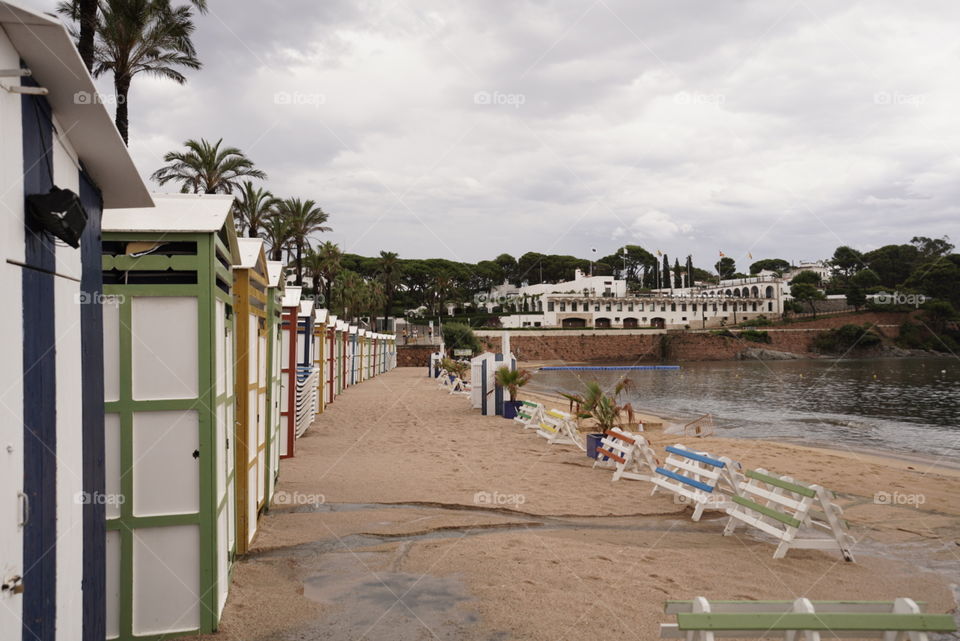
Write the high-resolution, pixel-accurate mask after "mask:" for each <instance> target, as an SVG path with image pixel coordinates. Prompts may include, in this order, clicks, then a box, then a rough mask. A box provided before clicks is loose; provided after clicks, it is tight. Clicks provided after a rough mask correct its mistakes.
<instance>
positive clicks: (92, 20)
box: [57, 0, 207, 74]
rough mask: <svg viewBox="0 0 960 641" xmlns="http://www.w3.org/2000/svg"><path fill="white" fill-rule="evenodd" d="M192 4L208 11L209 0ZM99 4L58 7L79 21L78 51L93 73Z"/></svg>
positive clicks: (78, 0)
mask: <svg viewBox="0 0 960 641" xmlns="http://www.w3.org/2000/svg"><path fill="white" fill-rule="evenodd" d="M192 4H193V6H195V7H196V8H197V11H199V12H200V13H206V12H207V0H192ZM99 5H100V2H99V0H70V1H69V2H61V3H60V5H59V7H58V8H57V11H58V12H59V13H60V14H62V15H65V16H67V17H69V18H70V19H71V20H73V21H74V22H78V23H79V25H80V29H79V33H77V34H75V35H76V37H77V51H78V52H79V53H80V58H81V59H82V60H83V64H84V65H86V67H87V71H89V72H90V73H91V74H92V73H93V65H94V62H95V58H94V41H95V38H96V35H97V12H98V10H99V8H100V7H99Z"/></svg>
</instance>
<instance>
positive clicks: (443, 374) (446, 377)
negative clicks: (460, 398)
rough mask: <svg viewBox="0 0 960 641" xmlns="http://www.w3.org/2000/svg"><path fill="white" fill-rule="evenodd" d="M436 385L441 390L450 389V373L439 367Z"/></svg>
mask: <svg viewBox="0 0 960 641" xmlns="http://www.w3.org/2000/svg"><path fill="white" fill-rule="evenodd" d="M437 387H439V388H440V389H443V390H449V389H450V374H449V373H448V372H447V370H445V369H441V370H440V373H439V374H438V375H437Z"/></svg>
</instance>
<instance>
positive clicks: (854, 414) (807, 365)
mask: <svg viewBox="0 0 960 641" xmlns="http://www.w3.org/2000/svg"><path fill="white" fill-rule="evenodd" d="M621 376H626V377H628V378H629V379H630V380H631V382H632V384H633V385H632V388H631V390H630V391H629V392H628V393H625V394H624V396H623V397H622V398H621V400H622V401H623V402H626V401H629V402H631V403H632V404H633V406H634V407H635V408H637V409H638V410H639V409H645V410H648V411H650V412H651V413H654V414H658V415H660V416H665V417H670V418H671V419H672V420H674V421H677V422H681V423H682V422H685V421H689V420H693V419H694V418H696V417H698V416H700V415H703V414H708V413H709V414H712V415H713V418H714V423H715V425H716V427H717V435H718V436H731V437H748V438H767V439H774V440H788V441H804V442H808V443H809V444H811V445H828V446H832V447H841V448H844V449H846V448H850V447H858V446H859V447H861V448H867V449H871V450H881V451H886V452H892V453H903V454H908V453H923V454H933V455H935V456H936V457H937V458H941V460H942V462H944V463H947V464H949V463H951V462H952V463H954V464H956V463H958V462H960V361H958V360H957V359H954V358H906V359H858V360H839V361H837V360H827V359H823V360H796V361H733V362H730V361H723V362H718V361H714V362H698V363H682V364H681V368H680V369H679V370H675V371H614V370H611V371H580V372H575V371H570V372H564V371H541V372H536V373H535V374H534V376H533V378H532V380H531V382H530V387H529V389H530V390H531V391H540V392H557V391H579V390H580V389H581V384H582V383H581V382H582V381H587V380H596V381H599V382H600V383H601V384H603V385H605V386H612V385H613V384H615V382H616V381H617V379H618V378H620V377H621Z"/></svg>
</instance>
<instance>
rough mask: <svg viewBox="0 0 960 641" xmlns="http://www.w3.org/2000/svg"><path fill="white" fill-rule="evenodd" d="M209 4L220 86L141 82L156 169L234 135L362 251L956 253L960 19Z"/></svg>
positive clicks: (520, 5)
mask: <svg viewBox="0 0 960 641" xmlns="http://www.w3.org/2000/svg"><path fill="white" fill-rule="evenodd" d="M36 1H37V2H40V0H36ZM52 4H53V3H52V2H50V1H47V0H44V2H42V3H41V6H42V7H43V8H48V7H49V6H51V5H52ZM210 5H211V11H210V13H209V14H208V15H206V16H202V17H200V18H199V19H198V30H197V34H196V42H197V45H198V48H199V53H200V57H201V59H202V60H203V62H204V68H203V70H201V71H199V72H194V73H191V74H190V80H189V83H188V84H187V85H186V86H178V85H175V84H173V83H171V82H169V81H164V80H156V79H152V78H148V77H137V78H136V79H135V81H134V85H133V91H132V96H131V102H130V123H131V151H132V153H133V155H134V158H135V160H136V162H137V164H138V166H139V167H140V170H141V171H142V173H143V174H144V175H145V176H148V175H149V174H150V173H151V172H152V171H153V170H155V169H156V168H157V167H158V166H159V165H160V164H161V156H162V154H163V153H164V152H165V151H168V150H170V149H174V148H177V147H178V146H179V145H180V144H181V143H182V141H184V140H186V139H187V138H198V137H205V138H208V139H217V138H220V137H223V138H224V139H225V141H226V142H227V143H229V144H231V145H235V146H238V147H240V148H241V149H243V150H244V151H246V152H247V153H248V154H249V155H250V156H251V157H252V158H253V159H254V160H255V162H256V163H257V164H258V165H259V166H260V167H261V168H263V169H264V170H266V171H267V172H268V174H269V180H268V186H269V187H270V189H272V190H273V191H274V193H275V194H277V195H281V196H287V195H290V196H301V197H304V198H313V199H315V200H317V201H318V202H319V203H320V204H321V205H322V206H323V208H324V209H325V210H326V211H328V212H329V213H330V216H331V224H332V226H333V228H334V232H333V233H331V234H326V235H325V236H328V237H329V239H331V240H334V241H335V242H337V243H339V244H340V245H341V247H342V248H343V249H344V250H346V251H350V252H356V253H361V254H367V255H371V254H376V253H377V252H379V251H380V250H391V251H396V252H399V253H400V255H401V256H402V257H446V258H451V259H456V260H465V261H476V260H481V259H485V258H491V257H493V256H495V255H497V254H499V253H501V252H510V253H513V254H514V255H520V254H522V253H523V252H525V251H539V252H544V253H570V254H574V255H579V256H583V257H587V256H589V254H590V248H591V247H596V248H598V250H599V252H600V253H601V254H605V253H609V252H611V251H613V250H614V249H615V248H616V247H617V246H618V245H620V244H623V243H624V242H630V243H637V244H641V245H643V246H645V247H647V248H648V249H651V250H656V249H660V250H662V251H665V252H668V253H669V254H670V255H671V256H680V257H681V258H682V256H684V255H686V254H687V253H693V254H694V259H695V262H696V263H697V264H700V265H703V266H707V265H710V264H712V263H713V262H715V260H716V257H717V252H718V251H721V250H722V251H723V252H725V253H726V254H727V255H729V256H732V257H734V258H736V259H737V260H738V264H740V265H741V267H745V266H746V265H745V264H746V263H748V262H749V261H748V259H747V258H746V256H747V253H748V252H750V253H752V254H753V256H754V258H761V257H774V256H776V257H784V258H788V259H792V260H797V259H812V258H820V257H826V256H829V255H830V254H831V253H832V252H833V249H834V248H835V247H836V246H838V245H840V244H850V245H853V246H855V247H858V248H864V249H868V248H872V247H876V246H878V245H882V244H886V243H893V242H906V241H908V240H909V238H910V237H911V236H913V235H926V236H942V235H944V234H949V235H950V236H951V237H952V238H953V239H954V240H960V216H958V202H960V201H958V196H960V193H958V192H960V188H958V178H960V128H958V125H957V121H958V116H957V113H958V104H960V85H958V83H960V73H958V71H960V39H958V36H957V34H958V25H960V5H957V4H956V3H955V2H949V1H945V2H921V3H904V2H899V1H882V0H878V1H871V2H862V3H854V2H849V3H848V2H835V1H834V0H828V1H817V0H798V1H796V2H791V1H789V0H787V1H783V2H779V1H778V2H768V1H755V2H722V3H716V2H706V1H699V2H683V1H678V2H669V3H667V2H656V3H654V2H649V1H642V2H640V1H637V0H597V1H596V2H592V1H591V0H581V1H579V2H573V1H566V2H564V1H551V0H539V1H538V0H515V1H507V0H499V1H496V0H470V1H462V0H416V1H415V0H384V1H383V2H377V1H363V0H359V1H358V0H350V1H347V0H325V1H324V2H317V1H316V0H256V1H254V0H229V1H228V0H210ZM102 89H103V91H104V92H110V91H111V86H110V83H109V81H107V82H104V83H102Z"/></svg>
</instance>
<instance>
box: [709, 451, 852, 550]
mask: <svg viewBox="0 0 960 641" xmlns="http://www.w3.org/2000/svg"><path fill="white" fill-rule="evenodd" d="M738 494H739V496H734V497H733V498H732V501H733V503H732V504H731V505H730V506H728V507H727V508H726V512H727V514H729V515H730V520H729V521H728V522H727V526H726V528H724V530H723V534H724V536H730V535H731V534H733V533H734V531H735V530H736V528H737V526H738V525H740V524H741V523H745V524H747V525H749V526H751V527H754V528H756V529H758V530H760V531H761V532H765V533H766V534H769V535H770V536H772V537H774V539H776V540H777V541H778V545H777V549H776V550H775V551H774V553H773V558H775V559H782V558H783V557H785V556H786V555H787V551H789V550H790V548H799V549H813V550H837V551H838V552H840V554H841V555H842V556H843V558H844V560H846V561H853V553H852V552H851V551H850V548H851V547H852V546H853V544H854V541H853V537H851V536H850V534H849V533H848V532H847V528H846V525H847V524H846V521H844V520H843V510H842V509H841V508H840V506H839V505H837V504H836V503H834V502H833V497H832V494H831V493H830V492H828V491H827V490H825V489H824V488H822V487H820V486H819V485H807V484H805V483H801V482H799V481H795V480H793V479H792V478H790V477H789V476H777V475H775V474H770V473H769V472H767V471H766V470H764V469H757V470H747V472H746V473H745V475H744V477H743V478H742V479H741V480H740V482H739V493H738ZM823 533H825V534H827V536H823Z"/></svg>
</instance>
